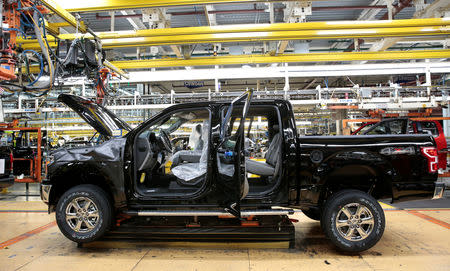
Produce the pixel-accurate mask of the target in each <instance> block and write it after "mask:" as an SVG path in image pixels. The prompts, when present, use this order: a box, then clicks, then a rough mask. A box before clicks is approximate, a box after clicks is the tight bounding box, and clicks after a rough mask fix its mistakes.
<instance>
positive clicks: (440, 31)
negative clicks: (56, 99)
mask: <svg viewBox="0 0 450 271" xmlns="http://www.w3.org/2000/svg"><path fill="white" fill-rule="evenodd" d="M399 21H400V22H397V21H380V22H371V23H370V24H369V23H366V24H364V26H365V27H366V28H363V27H361V25H360V24H351V23H348V22H346V23H333V24H331V25H330V24H329V23H331V22H320V23H301V24H297V23H281V24H263V25H249V26H245V25H234V26H225V27H222V26H212V27H187V28H167V29H148V30H137V31H121V32H101V33H98V34H96V35H97V36H98V37H99V38H100V39H101V40H102V44H103V48H118V47H135V46H158V45H174V44H195V43H222V42H254V41H270V40H301V39H306V40H309V39H340V38H373V37H407V36H429V35H448V34H450V20H444V19H441V18H438V19H414V20H399ZM353 26H355V27H353ZM369 26H370V27H369ZM382 26H386V27H382ZM393 26H396V27H393ZM333 27H334V28H333ZM367 27H368V28H367ZM76 37H82V35H74V34H61V35H59V38H60V39H63V40H66V39H67V40H71V39H74V38H76ZM84 37H87V38H89V37H91V36H90V35H85V36H84ZM17 43H19V44H22V47H23V48H24V49H38V48H39V44H38V43H37V41H36V40H22V39H18V41H17ZM49 43H50V45H51V46H56V42H55V39H54V38H49Z"/></svg>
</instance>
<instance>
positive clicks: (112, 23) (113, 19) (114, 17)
mask: <svg viewBox="0 0 450 271" xmlns="http://www.w3.org/2000/svg"><path fill="white" fill-rule="evenodd" d="M115 14H116V13H115V12H114V11H111V12H110V15H111V32H114V28H115V27H114V25H115V22H116V16H115Z"/></svg>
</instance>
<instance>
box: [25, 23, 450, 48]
mask: <svg viewBox="0 0 450 271" xmlns="http://www.w3.org/2000/svg"><path fill="white" fill-rule="evenodd" d="M433 26H434V27H448V26H450V19H448V18H447V19H445V18H430V19H404V20H393V21H389V20H382V21H331V22H307V23H276V24H237V25H220V26H199V27H179V28H161V29H143V30H131V31H115V32H97V33H95V35H96V36H97V37H98V38H100V39H120V38H141V37H156V36H177V37H178V36H181V35H200V34H229V33H246V32H277V31H305V30H324V31H333V30H344V29H347V30H348V31H347V32H350V33H351V32H356V31H357V29H358V30H361V29H364V30H366V31H367V32H369V31H376V30H372V29H374V28H383V29H387V28H408V27H422V28H420V30H421V31H423V32H428V31H429V29H427V28H426V27H433ZM361 32H363V31H361ZM322 33H323V32H322ZM325 33H327V32H325ZM318 34H319V35H320V34H321V33H320V32H319V33H318ZM80 37H84V38H92V35H90V34H86V35H83V34H61V35H59V36H58V38H59V39H62V40H74V39H75V38H80ZM49 41H54V38H53V37H49ZM19 42H20V43H35V42H36V40H19Z"/></svg>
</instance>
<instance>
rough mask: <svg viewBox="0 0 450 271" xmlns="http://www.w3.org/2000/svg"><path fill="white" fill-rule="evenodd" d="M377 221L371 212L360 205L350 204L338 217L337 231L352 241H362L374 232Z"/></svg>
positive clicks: (340, 211)
mask: <svg viewBox="0 0 450 271" xmlns="http://www.w3.org/2000/svg"><path fill="white" fill-rule="evenodd" d="M374 223H375V220H374V218H373V215H372V213H371V212H370V210H369V209H368V208H367V207H366V206H364V205H362V204H359V203H349V204H347V205H345V206H344V207H342V208H341V209H340V210H339V212H338V214H337V216H336V229H337V231H338V232H339V234H340V235H341V236H342V237H344V238H345V239H347V240H350V241H361V240H364V239H365V238H367V237H368V236H369V235H370V233H371V232H372V230H373V226H374Z"/></svg>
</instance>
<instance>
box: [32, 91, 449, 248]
mask: <svg viewBox="0 0 450 271" xmlns="http://www.w3.org/2000/svg"><path fill="white" fill-rule="evenodd" d="M59 101H61V102H63V103H65V104H66V105H67V106H69V107H71V108H72V109H73V110H74V111H75V112H77V113H78V114H79V115H80V116H81V117H82V118H84V119H85V120H86V121H87V122H88V123H89V124H91V125H92V126H93V127H94V128H95V129H96V130H97V131H98V133H99V134H101V135H102V136H103V137H104V139H105V140H104V142H103V143H101V144H99V145H96V146H86V147H80V148H72V149H59V150H57V151H55V152H53V153H52V154H51V156H50V157H49V159H51V161H52V162H51V163H50V164H49V165H48V176H47V179H45V180H44V181H43V182H42V185H41V197H42V200H43V201H44V202H45V203H47V204H48V205H49V212H52V211H55V212H56V220H57V223H58V226H59V228H60V230H61V231H62V233H63V234H64V235H65V236H66V237H67V238H69V239H71V240H73V241H75V242H78V243H83V242H90V241H93V240H96V239H98V238H99V237H101V236H102V235H103V234H104V233H105V232H106V231H107V230H108V229H109V228H110V227H112V221H114V218H115V217H116V216H117V215H119V214H126V215H128V216H158V217H167V216H179V217H198V216H211V217H214V216H215V217H217V216H224V215H225V216H226V215H228V216H234V217H236V218H237V219H239V218H242V217H248V216H264V215H270V216H277V215H278V216H279V215H287V214H291V213H292V212H293V209H301V210H302V211H303V212H304V213H305V214H306V215H307V216H308V217H310V218H312V219H316V220H320V221H321V226H322V228H323V230H324V231H325V233H326V235H327V236H328V238H329V239H330V240H331V241H332V242H333V243H334V244H335V245H336V246H337V247H339V248H340V249H342V250H345V251H352V252H357V251H362V250H365V249H368V248H370V247H372V246H373V245H375V244H376V243H377V242H378V240H379V239H380V238H381V236H382V234H383V231H384V228H385V217H384V213H383V210H382V208H381V206H380V205H379V203H378V202H377V199H382V198H392V200H393V201H398V200H406V199H412V198H423V197H430V198H431V197H432V196H434V197H435V198H439V197H442V193H443V184H441V183H436V180H437V172H436V170H435V167H434V166H433V163H437V154H436V149H435V142H434V139H433V137H432V136H430V135H387V136H386V135H382V136H330V137H326V136H323V137H316V136H314V137H301V136H298V135H297V130H296V126H295V119H294V114H293V110H292V106H291V104H290V103H289V102H288V101H285V100H267V101H266V100H252V91H247V92H245V93H244V94H242V96H240V97H238V98H236V99H235V100H233V101H232V102H198V103H189V104H178V105H174V106H171V107H169V108H167V109H165V110H163V111H161V112H160V113H159V114H157V115H155V116H153V117H152V118H150V119H149V120H147V121H145V122H143V123H142V124H140V125H139V126H138V127H136V128H135V129H130V127H129V126H128V125H127V124H126V123H125V122H123V121H121V120H120V119H119V118H117V117H116V116H115V115H114V114H113V113H112V112H110V111H109V110H107V109H106V108H104V107H102V106H99V105H97V104H95V103H94V102H92V101H90V100H87V99H84V98H81V97H77V96H72V95H67V94H61V95H60V96H59ZM124 131H128V132H127V133H126V135H124V136H120V135H121V134H123V133H124ZM249 140H251V141H253V142H255V141H261V142H262V141H264V142H267V145H266V147H265V148H260V149H262V150H263V151H264V152H265V155H264V157H265V159H264V160H263V161H261V159H259V160H260V161H257V160H255V159H253V158H252V157H246V154H248V152H246V151H245V146H246V143H247V142H248V141H249Z"/></svg>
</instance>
